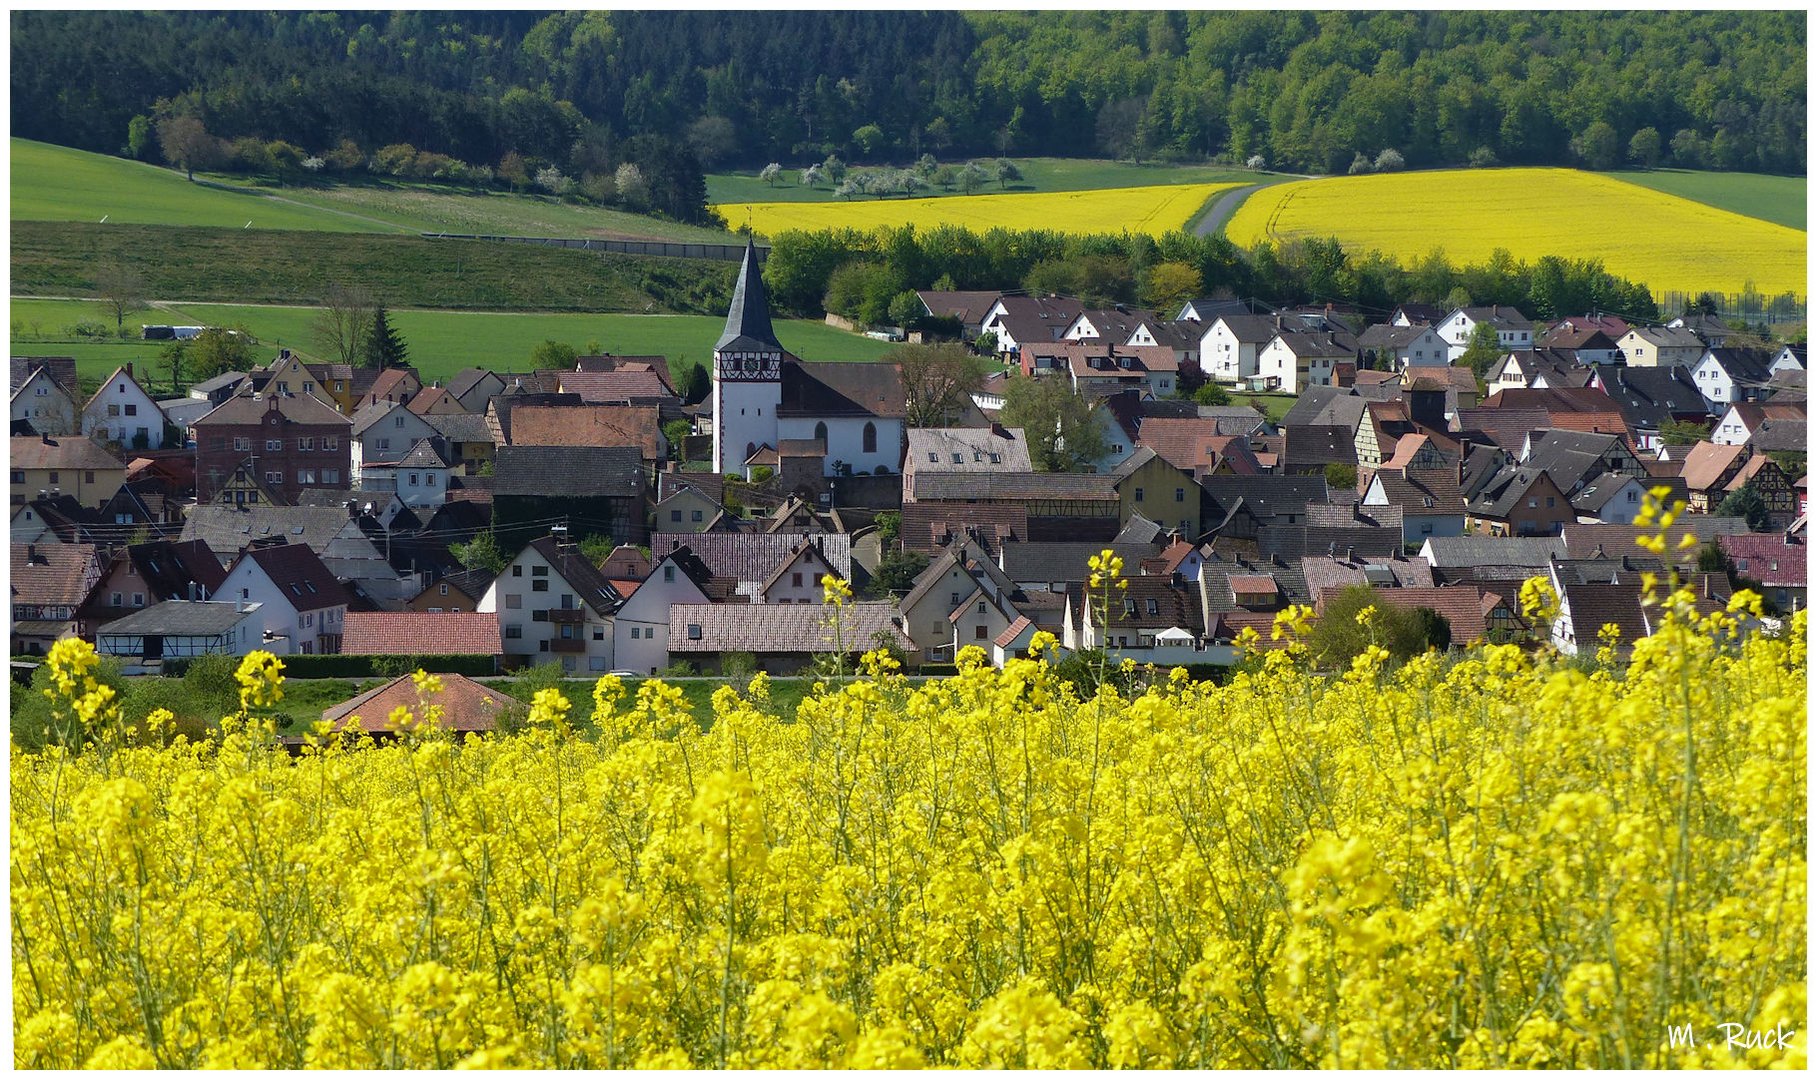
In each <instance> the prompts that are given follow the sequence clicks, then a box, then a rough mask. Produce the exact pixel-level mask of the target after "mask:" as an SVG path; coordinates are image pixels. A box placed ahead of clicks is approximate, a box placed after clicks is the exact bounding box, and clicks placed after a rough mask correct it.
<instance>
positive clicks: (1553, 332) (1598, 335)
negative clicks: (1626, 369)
mask: <svg viewBox="0 0 1817 1080" xmlns="http://www.w3.org/2000/svg"><path fill="white" fill-rule="evenodd" d="M1626 332H1627V330H1626V329H1625V327H1624V329H1623V330H1622V333H1624V334H1625V333H1626ZM1535 344H1536V345H1537V346H1538V347H1539V348H1540V349H1545V350H1547V351H1550V352H1555V353H1561V354H1564V355H1567V356H1570V357H1571V358H1572V359H1573V360H1575V361H1576V362H1577V363H1579V364H1588V365H1598V366H1599V365H1602V364H1620V363H1622V359H1623V358H1622V352H1621V347H1620V346H1619V345H1617V344H1616V343H1615V338H1613V337H1610V336H1609V334H1608V333H1607V332H1605V331H1604V330H1603V329H1602V328H1601V327H1599V326H1592V325H1589V324H1587V323H1582V322H1578V321H1576V320H1572V319H1566V320H1564V321H1563V322H1559V323H1555V324H1553V326H1552V328H1551V329H1550V330H1548V331H1546V332H1545V333H1544V334H1542V335H1540V337H1539V340H1538V341H1537V342H1536V343H1535Z"/></svg>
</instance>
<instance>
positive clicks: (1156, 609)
mask: <svg viewBox="0 0 1817 1080" xmlns="http://www.w3.org/2000/svg"><path fill="white" fill-rule="evenodd" d="M1148 613H1149V614H1150V615H1159V614H1161V604H1160V602H1159V601H1157V600H1153V599H1150V600H1149V601H1148Z"/></svg>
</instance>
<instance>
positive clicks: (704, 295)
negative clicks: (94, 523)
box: [12, 221, 737, 315]
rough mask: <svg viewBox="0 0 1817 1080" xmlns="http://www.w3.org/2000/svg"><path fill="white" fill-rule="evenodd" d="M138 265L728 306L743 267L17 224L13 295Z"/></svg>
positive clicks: (633, 303) (312, 236) (73, 289)
mask: <svg viewBox="0 0 1817 1080" xmlns="http://www.w3.org/2000/svg"><path fill="white" fill-rule="evenodd" d="M115 261H119V262H122V263H125V264H127V265H130V266H133V267H135V268H137V269H138V271H139V273H140V274H141V275H142V276H143V278H144V280H145V292H146V295H148V296H150V297H152V298H154V299H162V298H169V297H175V298H181V299H186V300H214V301H223V302H228V303H275V304H315V303H320V302H321V300H322V298H323V297H324V296H325V295H326V294H327V291H328V289H329V287H330V286H331V285H334V284H343V285H364V286H366V287H367V288H370V289H371V290H373V292H374V293H376V294H377V295H378V296H380V297H381V298H383V299H384V300H385V302H387V303H389V304H392V305H394V306H397V307H425V308H476V309H481V310H487V311H510V310H524V311H538V310H544V311H628V312H651V311H679V312H690V313H697V314H702V315H705V314H713V313H723V312H724V311H725V306H726V304H727V302H728V301H729V299H730V297H731V291H732V280H733V278H734V276H735V275H736V272H737V267H736V265H735V264H733V263H729V262H706V261H702V260H686V259H658V258H644V257H641V256H632V255H614V254H600V253H597V252H585V251H577V250H567V249H562V248H545V247H538V246H535V245H530V244H487V243H478V242H474V241H467V240H425V239H420V238H417V237H411V236H368V235H359V234H338V235H337V234H333V233H321V232H242V231H240V230H237V229H205V228H174V227H169V226H158V225H112V224H108V225H94V224H78V223H74V222H44V221H16V222H14V223H13V243H12V274H13V284H12V288H13V293H14V295H23V296H32V295H39V296H92V295H95V279H96V277H97V272H98V270H99V269H101V268H103V267H105V266H107V265H108V264H110V263H112V262H115Z"/></svg>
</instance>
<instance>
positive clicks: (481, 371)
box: [447, 367, 505, 415]
mask: <svg viewBox="0 0 1817 1080" xmlns="http://www.w3.org/2000/svg"><path fill="white" fill-rule="evenodd" d="M504 389H505V380H503V379H501V378H499V377H498V376H497V375H495V374H493V373H492V372H490V371H488V370H486V369H485V368H481V367H469V368H462V369H461V370H460V371H458V372H456V373H455V374H454V376H453V377H452V378H450V379H449V380H448V384H447V390H448V392H449V393H450V394H453V395H454V400H456V401H458V402H460V403H461V408H463V409H465V410H467V411H468V412H470V413H473V414H475V415H480V414H483V413H484V412H485V411H486V404H487V403H488V402H490V401H491V400H492V398H493V397H494V396H495V395H497V394H500V393H503V392H504Z"/></svg>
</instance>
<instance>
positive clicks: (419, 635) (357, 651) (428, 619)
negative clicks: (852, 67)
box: [341, 609, 504, 671]
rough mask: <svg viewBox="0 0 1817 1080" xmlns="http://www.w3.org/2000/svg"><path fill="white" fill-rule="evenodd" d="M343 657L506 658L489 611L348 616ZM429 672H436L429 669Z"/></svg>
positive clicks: (495, 664) (495, 661) (351, 613)
mask: <svg viewBox="0 0 1817 1080" xmlns="http://www.w3.org/2000/svg"><path fill="white" fill-rule="evenodd" d="M343 626H344V630H343V631H342V634H341V652H343V653H346V654H348V655H352V656H419V657H421V656H433V657H454V656H459V657H489V658H491V660H492V661H493V670H495V671H496V670H497V669H498V664H499V661H500V659H501V658H502V657H503V656H504V645H503V642H502V641H501V639H500V638H499V629H498V619H497V618H496V617H495V616H493V615H490V614H487V613H485V612H479V611H474V610H472V609H468V610H467V611H463V612H453V611H444V612H423V611H349V612H348V613H347V618H346V620H345V622H344V623H343ZM429 670H431V671H434V670H435V666H434V664H431V665H430V667H429Z"/></svg>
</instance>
